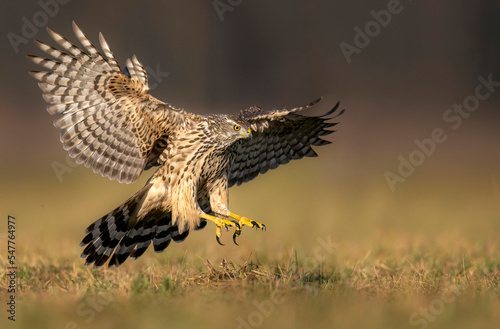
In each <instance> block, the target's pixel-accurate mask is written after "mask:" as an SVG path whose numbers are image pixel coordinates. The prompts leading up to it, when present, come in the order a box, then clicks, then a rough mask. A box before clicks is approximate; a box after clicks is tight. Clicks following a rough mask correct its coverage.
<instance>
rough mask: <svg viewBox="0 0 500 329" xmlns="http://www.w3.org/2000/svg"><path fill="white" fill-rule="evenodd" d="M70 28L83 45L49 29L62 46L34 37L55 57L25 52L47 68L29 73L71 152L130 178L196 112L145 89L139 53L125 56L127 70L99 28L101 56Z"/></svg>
mask: <svg viewBox="0 0 500 329" xmlns="http://www.w3.org/2000/svg"><path fill="white" fill-rule="evenodd" d="M73 30H74V32H75V35H76V36H77V38H78V40H79V41H80V43H81V44H82V45H83V48H84V49H85V50H86V51H84V50H82V49H80V48H79V47H77V46H75V45H74V44H72V43H71V42H70V41H68V40H67V39H65V38H64V37H62V36H61V35H60V34H58V33H56V32H54V31H52V30H51V29H47V31H48V33H49V35H50V36H51V37H52V39H54V41H56V42H57V44H58V45H59V46H60V47H61V48H62V50H59V49H57V48H54V47H51V46H49V45H47V44H45V43H43V42H40V41H36V44H37V45H38V47H39V48H40V49H41V50H42V51H44V52H45V53H47V54H48V55H50V56H51V57H53V58H54V59H47V58H42V57H38V56H28V59H30V60H31V61H32V62H34V63H36V64H38V65H40V66H42V67H44V68H45V69H47V71H41V72H39V71H32V72H30V74H31V75H32V76H33V77H34V78H35V79H37V80H39V81H40V82H39V86H40V88H41V89H42V91H43V93H44V94H43V97H44V99H45V100H46V101H47V103H49V106H48V107H47V110H48V112H49V113H50V114H52V115H56V116H58V117H57V118H56V119H55V120H54V126H55V127H57V128H59V129H60V130H61V135H60V139H61V142H62V143H63V147H64V149H65V150H67V151H68V153H69V155H70V156H71V157H72V158H74V159H75V160H76V162H77V163H81V164H84V165H85V166H86V167H92V169H93V171H94V172H96V173H100V174H101V175H103V176H105V177H109V178H110V179H116V180H118V181H119V182H125V183H132V182H134V181H136V180H137V178H138V177H139V175H140V174H141V172H142V171H143V170H144V168H145V167H146V169H147V168H149V167H150V166H151V165H152V164H157V161H158V159H157V157H158V155H159V154H160V153H161V152H158V150H156V149H155V148H157V147H158V145H159V144H161V145H163V146H164V145H165V143H164V140H165V138H167V137H168V134H169V133H170V132H171V131H173V130H174V129H175V128H176V127H177V126H178V125H180V124H183V123H184V121H186V120H189V119H193V118H195V116H194V115H192V114H188V113H185V112H184V111H182V110H179V109H176V108H174V107H172V106H170V105H169V104H166V103H163V102H161V101H159V100H157V99H156V98H154V97H152V96H151V95H149V87H148V79H147V74H146V70H145V69H144V67H143V66H142V64H141V63H140V62H139V61H138V60H137V57H135V56H133V58H132V59H128V60H127V61H126V67H127V70H128V72H129V74H130V76H128V75H126V74H124V73H123V72H122V70H121V69H120V66H119V65H118V63H117V61H116V59H115V57H114V55H113V53H112V52H111V50H110V48H109V46H108V44H107V42H106V40H105V39H104V37H103V36H102V34H100V35H99V41H100V45H101V48H102V50H103V52H104V56H103V55H102V54H101V53H100V52H99V51H98V50H97V48H96V47H95V46H94V45H93V44H92V43H91V42H90V41H89V40H88V39H87V37H86V36H85V35H84V34H83V32H82V31H81V30H80V28H79V27H78V26H77V25H76V24H75V23H74V22H73ZM157 141H162V142H161V143H156V142H157Z"/></svg>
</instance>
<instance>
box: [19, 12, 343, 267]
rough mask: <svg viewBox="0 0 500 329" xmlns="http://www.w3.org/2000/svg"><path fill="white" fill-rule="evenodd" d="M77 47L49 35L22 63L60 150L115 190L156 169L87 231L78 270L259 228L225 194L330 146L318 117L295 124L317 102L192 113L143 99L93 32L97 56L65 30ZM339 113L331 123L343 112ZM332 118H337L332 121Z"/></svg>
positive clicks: (131, 76) (143, 78)
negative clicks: (207, 231) (192, 235)
mask: <svg viewBox="0 0 500 329" xmlns="http://www.w3.org/2000/svg"><path fill="white" fill-rule="evenodd" d="M73 30H74V33H75V35H76V37H77V39H78V41H79V42H80V43H81V44H82V46H83V47H79V46H77V45H75V44H73V43H71V42H70V41H68V40H67V39H66V38H64V37H63V36H61V35H60V34H58V33H56V32H54V31H53V30H51V29H47V31H48V34H49V35H50V36H51V37H52V39H54V41H55V42H56V43H57V44H58V48H55V47H52V46H50V45H48V44H46V43H43V42H40V41H38V40H37V41H36V44H37V46H38V47H39V48H40V49H41V50H42V51H43V52H45V53H46V54H47V55H49V56H50V57H52V58H43V57H39V56H28V58H29V59H30V60H31V61H32V62H34V63H36V64H38V65H40V66H42V67H43V68H44V69H45V70H44V71H31V72H30V74H31V75H32V76H33V77H34V78H35V79H37V80H38V81H39V83H38V85H39V86H40V88H41V89H42V91H43V98H44V99H45V101H46V102H47V103H48V104H49V105H48V107H47V111H48V112H49V113H50V114H51V115H54V116H56V119H55V120H54V126H55V127H56V128H58V129H60V131H61V134H60V140H61V142H62V144H63V147H64V149H65V150H66V151H68V153H69V155H70V156H71V157H72V158H74V159H75V160H76V162H77V163H79V164H83V165H85V166H86V167H92V170H93V171H94V172H96V173H100V174H101V175H103V176H105V177H108V178H109V179H115V180H117V181H119V182H125V183H133V182H135V181H136V180H137V179H138V177H139V176H140V175H141V173H142V172H143V171H144V170H148V169H150V168H152V167H155V166H157V167H159V168H158V169H157V170H156V172H155V173H154V174H153V176H152V177H151V178H150V180H149V181H148V182H147V184H146V185H145V186H144V187H142V188H141V189H140V190H139V191H138V192H137V193H135V194H134V195H133V196H132V197H130V198H129V199H128V200H126V201H125V202H124V203H122V204H121V205H120V206H118V207H117V208H116V209H114V210H112V211H111V212H109V213H108V214H106V215H104V216H103V217H101V218H99V219H98V220H97V221H95V222H94V223H92V224H91V225H90V226H89V227H88V228H87V229H86V231H85V234H86V235H85V237H84V238H83V240H82V242H81V246H82V247H85V248H84V250H83V252H82V255H81V256H82V257H83V258H86V262H85V264H86V265H88V264H92V263H93V264H94V266H96V267H99V266H102V265H103V264H105V263H106V261H108V260H109V263H108V266H112V265H115V266H118V265H120V264H122V263H123V262H124V261H125V260H126V259H127V258H128V257H130V258H133V259H136V258H138V257H140V256H141V255H142V254H143V253H144V252H145V251H146V249H147V248H148V246H149V245H150V244H151V243H152V244H153V248H154V250H155V251H156V252H162V251H163V250H164V249H165V248H166V247H167V246H168V245H169V244H170V242H171V241H172V240H173V241H175V242H180V241H183V240H184V239H185V238H186V237H187V235H188V234H189V232H190V231H191V230H197V229H201V228H203V227H205V226H206V225H207V223H208V222H212V223H213V224H215V232H216V239H217V241H218V242H219V243H220V241H219V238H220V236H221V231H222V229H223V228H225V229H227V228H228V227H233V228H234V230H235V231H234V235H233V240H234V241H235V243H236V237H238V236H239V235H240V234H241V230H242V228H243V226H251V227H257V228H262V229H265V228H266V226H265V225H264V224H261V223H259V222H257V221H254V220H251V219H249V218H247V217H244V216H240V215H237V214H235V213H233V212H231V211H230V210H229V206H228V189H229V188H230V187H231V186H233V185H240V184H242V183H245V182H248V181H250V180H252V179H254V178H255V177H256V176H257V175H259V174H264V173H266V172H267V171H268V170H269V169H275V168H276V167H278V166H279V165H282V164H286V163H288V162H289V161H290V160H295V159H301V158H303V157H313V156H317V154H316V153H315V151H314V150H313V149H312V146H320V145H325V144H328V143H330V142H328V141H326V140H324V139H321V136H325V135H328V134H330V133H332V132H333V131H332V130H328V128H330V127H333V126H334V125H335V124H336V123H331V122H328V120H329V119H332V118H333V116H332V113H334V112H335V111H336V110H337V109H338V103H337V105H336V106H335V107H334V108H333V110H331V111H329V112H328V113H326V114H325V115H323V116H303V115H300V114H298V112H300V111H302V110H305V109H308V108H310V107H311V106H313V105H315V104H316V103H318V102H319V100H320V99H318V100H316V101H314V102H312V103H310V104H308V105H306V106H302V107H296V108H292V109H278V110H277V109H273V110H265V109H261V108H259V107H256V106H253V107H250V108H248V109H245V110H242V111H241V112H240V113H239V114H237V115H232V114H208V115H198V114H193V113H189V112H186V111H184V110H182V109H179V108H176V107H174V106H172V105H170V104H168V103H165V102H162V101H160V100H158V99H156V98H154V97H152V96H151V95H150V94H149V87H148V77H147V74H146V70H145V69H144V66H143V65H142V64H141V63H140V62H139V60H138V59H137V57H136V56H133V57H132V59H127V61H126V66H125V67H124V69H123V70H122V69H121V68H120V66H119V65H118V63H117V61H116V59H115V57H114V55H113V53H112V52H111V50H110V48H109V46H108V43H107V42H106V40H105V39H104V37H103V36H102V34H99V43H100V46H101V49H102V52H101V51H99V50H98V49H97V48H96V47H95V46H94V45H93V44H92V43H91V42H90V41H89V39H87V37H86V36H85V35H84V34H83V32H82V30H81V29H80V28H79V27H78V26H77V25H76V24H75V23H74V22H73ZM342 113H343V111H341V112H340V113H339V114H338V115H340V114H342ZM338 115H337V116H338Z"/></svg>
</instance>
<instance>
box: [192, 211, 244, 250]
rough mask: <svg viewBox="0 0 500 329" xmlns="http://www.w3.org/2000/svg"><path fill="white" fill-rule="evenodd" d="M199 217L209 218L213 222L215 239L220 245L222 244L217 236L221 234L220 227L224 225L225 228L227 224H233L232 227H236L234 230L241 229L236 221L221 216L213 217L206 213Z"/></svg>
mask: <svg viewBox="0 0 500 329" xmlns="http://www.w3.org/2000/svg"><path fill="white" fill-rule="evenodd" d="M201 218H204V219H206V220H209V221H211V222H213V223H214V224H215V239H216V240H217V242H218V243H219V244H220V245H222V246H223V244H222V243H221V242H220V240H219V238H220V237H221V235H222V230H221V228H222V227H224V228H225V229H226V230H227V228H228V226H234V227H236V230H240V231H241V226H240V224H239V223H238V222H237V221H232V220H227V219H222V218H219V217H215V216H212V215H208V214H203V215H202V216H201ZM238 235H239V234H238Z"/></svg>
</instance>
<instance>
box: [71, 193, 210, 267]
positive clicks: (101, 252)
mask: <svg viewBox="0 0 500 329" xmlns="http://www.w3.org/2000/svg"><path fill="white" fill-rule="evenodd" d="M150 187H151V184H148V185H146V186H144V187H143V188H142V189H141V190H140V191H139V192H137V193H136V194H135V195H133V196H132V197H131V198H130V199H128V200H127V201H125V202H124V203H123V204H122V205H120V206H119V207H118V208H116V209H115V210H113V211H112V212H110V213H108V214H107V215H105V216H103V217H101V218H99V219H98V220H97V221H95V222H94V223H92V224H91V225H90V226H89V227H88V228H87V229H86V230H85V233H86V236H85V237H84V238H83V240H82V242H81V243H80V246H81V247H85V249H84V250H83V252H82V254H81V257H82V258H86V261H85V265H90V264H92V263H93V264H94V267H100V266H102V265H104V264H105V263H106V262H107V261H108V260H109V263H108V267H111V266H119V265H121V264H123V262H125V261H126V260H127V259H128V258H132V259H137V258H139V257H140V256H142V254H144V252H145V251H146V250H147V249H148V247H149V246H150V245H151V243H152V244H153V248H154V250H155V252H157V253H160V252H163V251H164V250H165V249H166V248H167V247H168V246H169V244H170V242H171V241H174V242H177V243H179V242H182V241H184V240H185V239H186V237H187V236H188V235H189V230H185V231H184V232H182V233H179V228H178V226H177V225H172V216H171V213H166V214H163V215H161V216H158V215H157V214H156V216H146V217H145V218H142V219H140V220H137V218H136V217H135V216H136V215H135V214H136V213H137V210H138V209H136V208H137V207H138V206H139V205H140V204H141V202H142V199H143V197H144V196H145V195H146V193H147V191H148V190H149V188H150ZM206 224H207V223H206V221H204V220H202V221H201V222H200V224H199V226H198V227H196V228H195V230H199V229H202V228H204V227H205V226H206Z"/></svg>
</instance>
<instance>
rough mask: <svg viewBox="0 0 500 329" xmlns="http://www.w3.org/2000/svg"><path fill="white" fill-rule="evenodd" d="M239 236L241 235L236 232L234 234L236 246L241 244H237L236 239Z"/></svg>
mask: <svg viewBox="0 0 500 329" xmlns="http://www.w3.org/2000/svg"><path fill="white" fill-rule="evenodd" d="M238 236H239V234H236V232H234V234H233V242H234V244H235V245H237V246H239V244H237V243H236V238H237V237H238Z"/></svg>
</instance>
